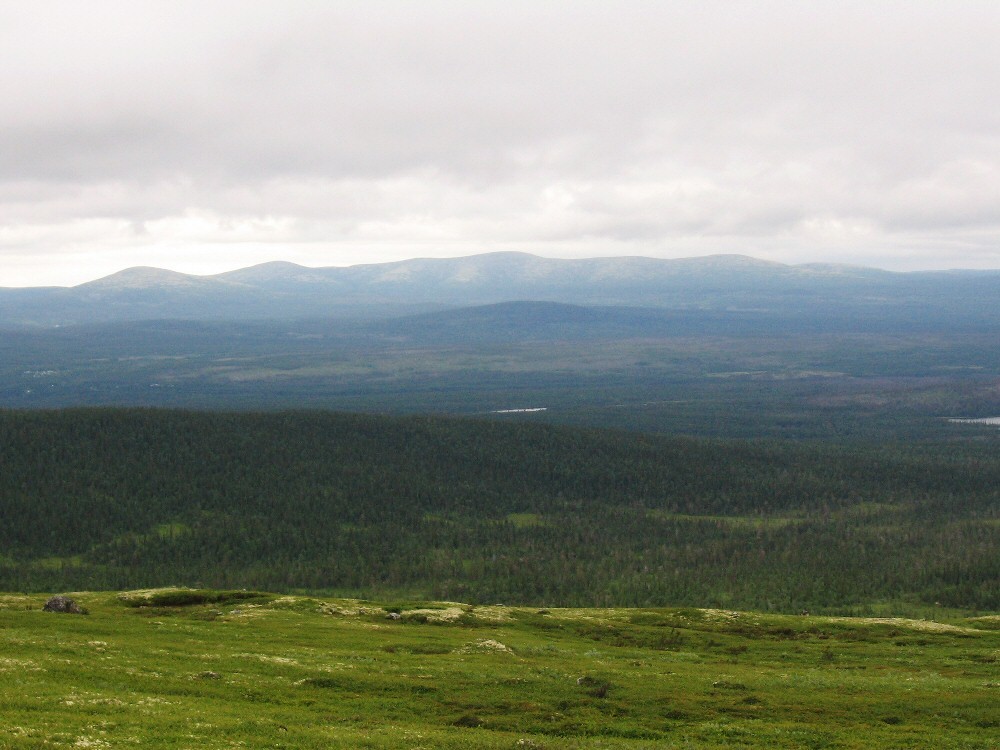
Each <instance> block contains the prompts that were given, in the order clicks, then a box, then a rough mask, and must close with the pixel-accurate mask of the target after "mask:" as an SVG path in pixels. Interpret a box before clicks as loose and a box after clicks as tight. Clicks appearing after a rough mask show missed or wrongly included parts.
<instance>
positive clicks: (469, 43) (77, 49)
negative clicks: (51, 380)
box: [0, 0, 1000, 285]
mask: <svg viewBox="0 0 1000 750" xmlns="http://www.w3.org/2000/svg"><path fill="white" fill-rule="evenodd" d="M21 5H23V7H20V6H18V5H15V4H13V3H8V4H5V5H4V6H3V7H0V66H3V69H4V71H5V74H4V76H2V77H0V97H2V99H0V101H3V102H4V104H3V106H2V109H0V142H2V143H3V144H4V148H3V149H0V217H2V218H0V285H4V284H19V283H44V282H45V281H47V280H52V281H56V282H61V283H66V282H68V281H71V280H76V281H82V280H84V279H86V278H91V277H93V276H96V275H99V274H100V273H104V272H109V271H112V270H115V269H116V268H118V267H121V265H123V264H124V265H133V264H140V263H141V264H152V265H168V266H171V267H174V268H178V269H179V270H192V271H199V270H203V271H212V270H221V269H222V268H225V267H234V266H238V265H245V264H247V263H251V262H257V261H259V260H265V259H274V258H287V259H290V260H297V261H298V262H305V263H312V264H321V263H341V262H357V261H359V260H380V259H383V258H386V259H387V258H398V257H406V256H408V255H414V254H464V253H466V252H477V251H481V250H488V249H503V248H517V249H528V250H532V251H535V252H539V253H541V254H552V255H594V254H598V255H603V254H616V253H629V254H657V255H663V256H679V255H690V254H697V253H702V252H720V251H724V252H748V253H752V254H757V255H760V256H761V257H768V258H772V259H776V260H783V261H789V262H798V261H811V260H821V259H825V260H834V261H838V260H845V261H850V262H861V263H871V264H876V265H878V264H881V265H887V266H892V267H898V268H909V267H945V266H949V267H951V266H994V265H996V264H997V255H996V253H997V248H998V244H1000V243H998V242H997V240H998V239H1000V103H997V101H996V96H995V92H996V91H997V90H1000V52H997V48H996V44H995V39H994V37H995V30H996V29H997V28H1000V6H996V5H995V4H987V3H978V2H971V1H970V2H964V3H962V2H958V3H950V4H948V5H947V6H946V5H945V4H940V3H931V2H880V3H864V4H862V3H857V2H847V3H832V2H831V3H822V4H821V3H809V4H802V3H793V2H788V1H786V2H758V3H752V4H751V3H745V4H744V3H731V2H705V3H680V2H677V3H659V2H657V3H654V2H641V1H638V0H636V1H634V2H625V3H610V2H601V3H598V2H572V3H570V2H547V3H517V2H515V3H503V4H499V3H497V4H485V3H482V4H479V3H461V2H424V3H409V2H406V3H404V2H388V1H386V2H380V3H361V2H342V3H335V4H334V3H331V4H321V3H310V2H292V3H282V4H280V5H279V4H277V3H265V2H260V3H253V2H251V3H247V2H198V3H194V2H169V3H168V2H96V3H88V4H81V3H73V2H38V3H31V4H21ZM59 259H62V260H59ZM54 261H58V262H54ZM32 269H34V270H32ZM56 270H58V272H59V274H61V276H59V277H58V278H56V275H54V274H55V271H56Z"/></svg>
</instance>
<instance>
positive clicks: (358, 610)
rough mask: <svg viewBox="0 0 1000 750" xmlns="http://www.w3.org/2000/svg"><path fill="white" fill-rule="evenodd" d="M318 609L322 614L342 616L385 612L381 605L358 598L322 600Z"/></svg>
mask: <svg viewBox="0 0 1000 750" xmlns="http://www.w3.org/2000/svg"><path fill="white" fill-rule="evenodd" d="M318 610H319V612H321V613H322V614H324V615H342V616H344V617H356V616H358V615H379V614H385V610H384V609H382V607H372V606H370V605H368V604H365V603H363V602H361V601H359V600H358V599H336V600H334V601H330V602H323V603H322V604H320V605H319V607H318Z"/></svg>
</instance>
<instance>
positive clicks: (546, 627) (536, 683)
mask: <svg viewBox="0 0 1000 750" xmlns="http://www.w3.org/2000/svg"><path fill="white" fill-rule="evenodd" d="M71 596H72V597H73V598H74V599H75V600H76V601H77V602H78V603H79V604H81V605H82V606H84V607H85V608H86V610H87V614H85V615H74V614H55V613H49V612H44V611H42V605H43V604H44V602H45V600H46V597H45V596H41V595H31V596H23V595H14V594H8V595H0V748H42V747H46V748H48V747H67V748H69V747H75V748H83V747H90V748H127V747H153V748H240V747H242V748H263V747H268V748H338V747H344V748H347V747H350V748H389V747H391V748H439V747H440V748H468V747H482V748H612V747H623V748H713V747H726V748H733V747H735V748H758V747H759V748H765V747H766V748H871V747H880V748H942V749H943V748H992V747H997V746H998V744H1000V739H998V738H1000V619H998V618H990V617H980V618H961V617H958V616H955V617H949V616H948V615H947V613H946V612H942V616H941V617H940V618H938V620H939V621H925V620H897V619H884V620H882V619H863V618H857V619H847V618H831V617H815V616H808V615H801V616H788V615H783V616H782V615H758V614H752V613H739V612H728V611H720V610H701V609H690V608H688V609H642V610H638V609H573V610H567V609H551V610H544V609H542V610H540V609H536V608H519V607H504V606H500V605H497V606H476V607H472V606H467V605H462V604H450V603H436V604H427V603H407V602H379V603H373V602H360V601H356V600H320V599H315V598H308V597H293V596H278V595H259V596H258V595H254V594H253V593H252V592H249V593H248V592H194V591H178V590H173V591H154V592H139V593H136V592H131V593H129V594H115V593H80V594H72V595H71Z"/></svg>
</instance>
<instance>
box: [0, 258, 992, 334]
mask: <svg viewBox="0 0 1000 750" xmlns="http://www.w3.org/2000/svg"><path fill="white" fill-rule="evenodd" d="M512 301H538V302H559V303H566V304H573V305H586V306H618V307H621V306H628V307H647V308H662V309H669V310H683V311H691V312H694V311H704V312H706V313H712V312H715V313H719V312H724V313H740V312H746V313H748V314H758V315H759V314H764V315H769V316H770V315H777V316H779V317H797V316H803V315H805V316H833V317H842V316H847V317H850V318H852V319H854V320H865V319H868V318H870V319H872V320H880V321H884V320H898V321H901V322H905V321H907V320H916V319H924V320H926V319H929V318H936V319H942V320H943V319H949V320H952V319H954V320H959V321H961V322H962V323H963V324H970V323H971V324H979V325H993V324H994V323H997V322H1000V315H998V313H997V312H996V309H997V308H998V305H997V302H998V301H1000V272H996V271H935V272H920V273H892V272H889V271H882V270H877V269H870V268H859V267H853V266H841V265H825V264H808V265H796V266H790V265H783V264H780V263H771V262H765V261H761V260H756V259H754V258H750V257H746V256H742V255H716V256H709V257H703V258H687V259H680V260H661V259H654V258H644V257H625V258H593V259H586V260H556V259H551V258H541V257H538V256H534V255H529V254H525V253H490V254H485V255H475V256H470V257H465V258H447V259H417V260H408V261H401V262H396V263H380V264H371V265H358V266H350V267H346V268H340V267H329V268H308V267H304V266H298V265H295V264H293V263H284V262H273V263H264V264H261V265H257V266H252V267H250V268H244V269H240V270H237V271H230V272H227V273H221V274H216V275H214V276H193V275H188V274H182V273H177V272H174V271H167V270H162V269H156V268H142V267H140V268H130V269H127V270H124V271H121V272H119V273H116V274H113V275H111V276H107V277H105V278H102V279H98V280H96V281H92V282H88V283H86V284H80V285H79V286H75V287H34V288H26V289H14V288H0V326H2V327H6V328H15V327H16V328H23V327H51V326H55V325H63V326H64V325H74V324H85V323H101V322H115V321H140V320H168V319H173V320H217V321H218V320H222V321H224V320H234V321H235V320H253V319H303V318H333V317H339V318H372V319H375V318H387V317H397V316H403V315H410V314H415V313H427V312H432V311H435V310H444V309H448V308H456V307H468V306H477V305H490V304H496V303H503V302H512Z"/></svg>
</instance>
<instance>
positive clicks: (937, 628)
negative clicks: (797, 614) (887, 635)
mask: <svg viewBox="0 0 1000 750" xmlns="http://www.w3.org/2000/svg"><path fill="white" fill-rule="evenodd" d="M814 619H815V620H817V621H822V622H840V623H846V624H848V625H893V626H895V627H899V628H906V629H908V630H922V631H926V632H933V633H980V632H982V631H980V630H977V629H976V628H967V627H962V626H960V625H949V624H948V623H945V622H934V621H933V620H910V619H907V618H905V617H817V618H814Z"/></svg>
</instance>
